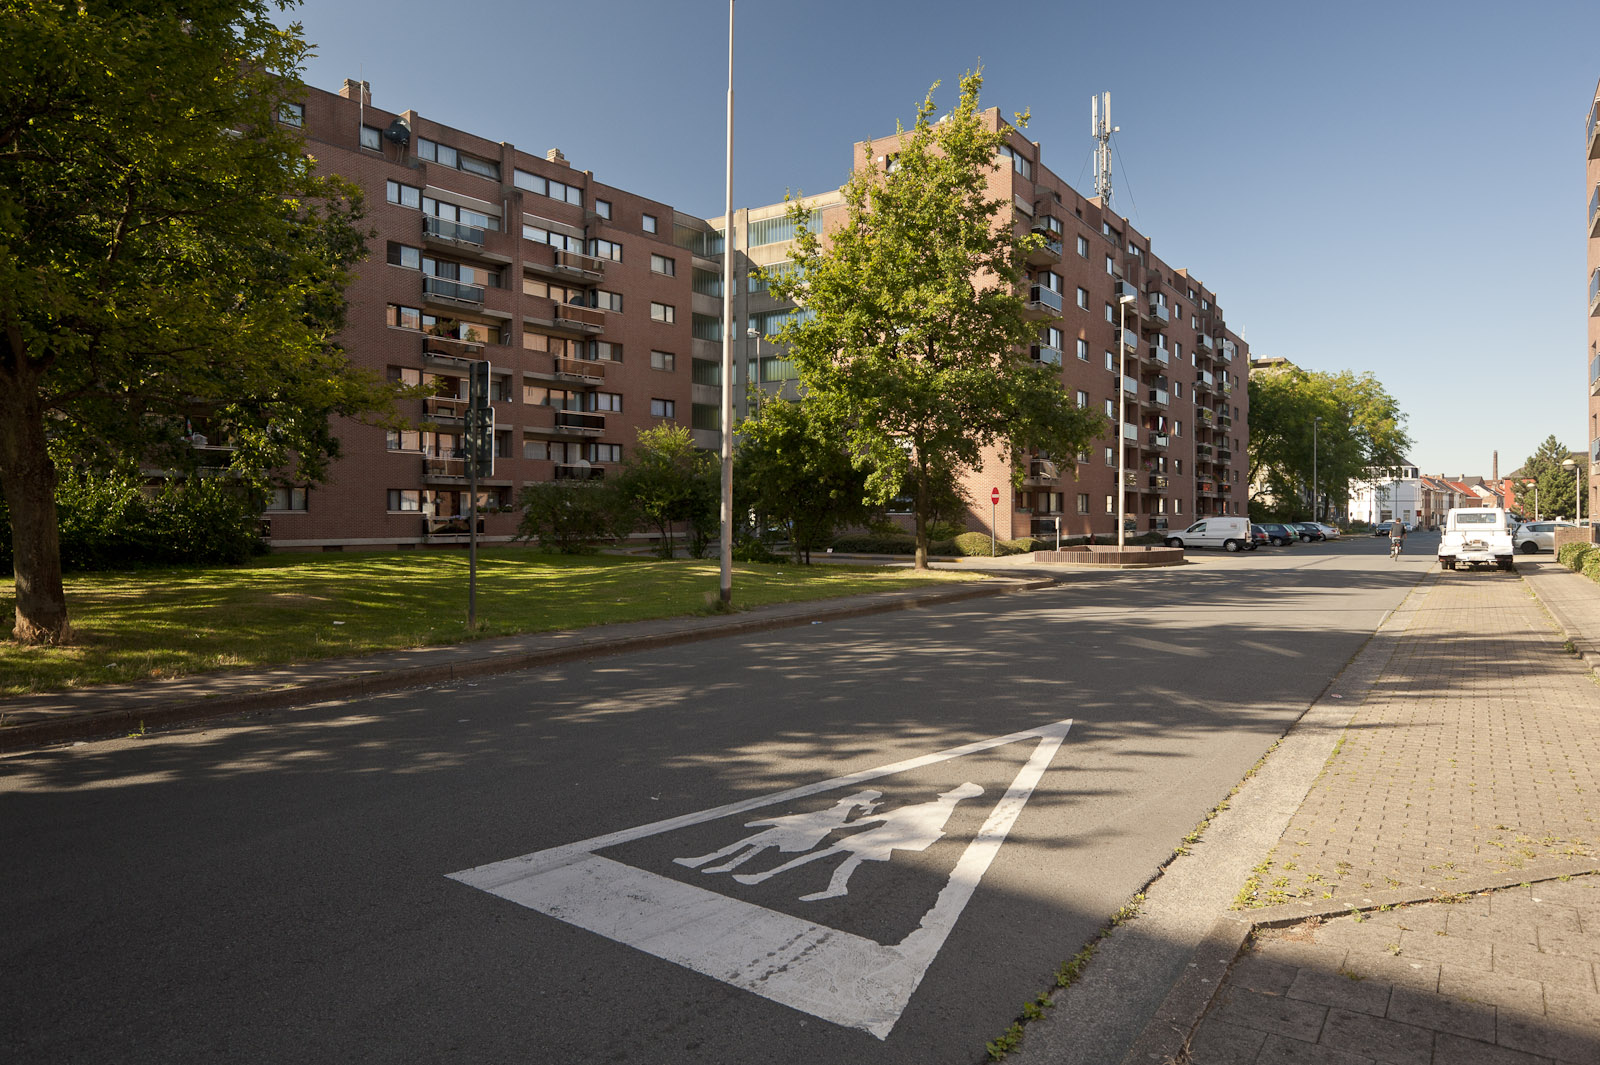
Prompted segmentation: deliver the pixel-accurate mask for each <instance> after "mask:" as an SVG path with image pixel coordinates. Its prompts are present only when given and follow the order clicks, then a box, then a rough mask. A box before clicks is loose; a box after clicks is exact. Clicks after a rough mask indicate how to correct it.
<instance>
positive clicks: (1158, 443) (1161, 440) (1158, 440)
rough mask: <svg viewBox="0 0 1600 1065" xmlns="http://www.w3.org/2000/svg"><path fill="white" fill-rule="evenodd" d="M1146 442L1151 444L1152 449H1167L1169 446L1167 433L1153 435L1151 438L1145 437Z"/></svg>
mask: <svg viewBox="0 0 1600 1065" xmlns="http://www.w3.org/2000/svg"><path fill="white" fill-rule="evenodd" d="M1144 442H1145V443H1146V444H1149V445H1150V446H1151V447H1166V446H1167V434H1166V433H1151V434H1150V435H1149V436H1147V437H1145V441H1144Z"/></svg>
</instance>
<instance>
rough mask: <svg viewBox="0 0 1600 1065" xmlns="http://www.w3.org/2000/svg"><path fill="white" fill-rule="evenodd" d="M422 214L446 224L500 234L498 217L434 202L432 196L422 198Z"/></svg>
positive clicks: (439, 201) (450, 204) (442, 202)
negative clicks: (450, 223)
mask: <svg viewBox="0 0 1600 1065" xmlns="http://www.w3.org/2000/svg"><path fill="white" fill-rule="evenodd" d="M422 213H423V214H431V215H433V216H434V217H435V218H443V219H444V220H445V221H447V222H457V223H460V224H461V225H464V226H473V227H475V228H477V229H492V230H494V231H495V232H496V233H498V232H500V216H499V215H492V214H484V213H483V212H482V211H474V210H473V209H472V208H470V207H457V206H456V205H455V204H453V203H446V202H445V201H443V200H436V199H434V198H433V197H432V196H424V197H423V198H422Z"/></svg>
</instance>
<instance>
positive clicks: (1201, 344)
mask: <svg viewBox="0 0 1600 1065" xmlns="http://www.w3.org/2000/svg"><path fill="white" fill-rule="evenodd" d="M1194 346H1195V347H1197V348H1199V349H1200V350H1201V351H1210V350H1211V338H1210V337H1209V336H1207V335H1206V334H1205V333H1197V334H1196V335H1195V338H1194Z"/></svg>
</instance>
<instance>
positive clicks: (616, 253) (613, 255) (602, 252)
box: [589, 239, 622, 263]
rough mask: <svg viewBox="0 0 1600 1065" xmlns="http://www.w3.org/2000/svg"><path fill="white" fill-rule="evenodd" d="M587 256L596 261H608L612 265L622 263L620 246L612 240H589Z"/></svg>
mask: <svg viewBox="0 0 1600 1065" xmlns="http://www.w3.org/2000/svg"><path fill="white" fill-rule="evenodd" d="M589 254H590V255H593V256H594V257H595V258H596V259H610V260H611V261H612V262H614V263H620V262H621V261H622V245H621V244H618V243H617V242H616V241H614V240H598V239H596V240H591V241H590V242H589Z"/></svg>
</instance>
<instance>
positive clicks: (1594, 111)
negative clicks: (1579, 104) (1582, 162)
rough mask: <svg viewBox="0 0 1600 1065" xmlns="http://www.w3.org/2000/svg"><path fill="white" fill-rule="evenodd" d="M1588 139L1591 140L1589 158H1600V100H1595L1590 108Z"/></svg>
mask: <svg viewBox="0 0 1600 1065" xmlns="http://www.w3.org/2000/svg"><path fill="white" fill-rule="evenodd" d="M1586 139H1587V140H1588V142H1589V158H1590V159H1600V100H1596V101H1595V102H1594V106H1593V107H1591V108H1589V128H1588V130H1587V134H1586Z"/></svg>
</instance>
